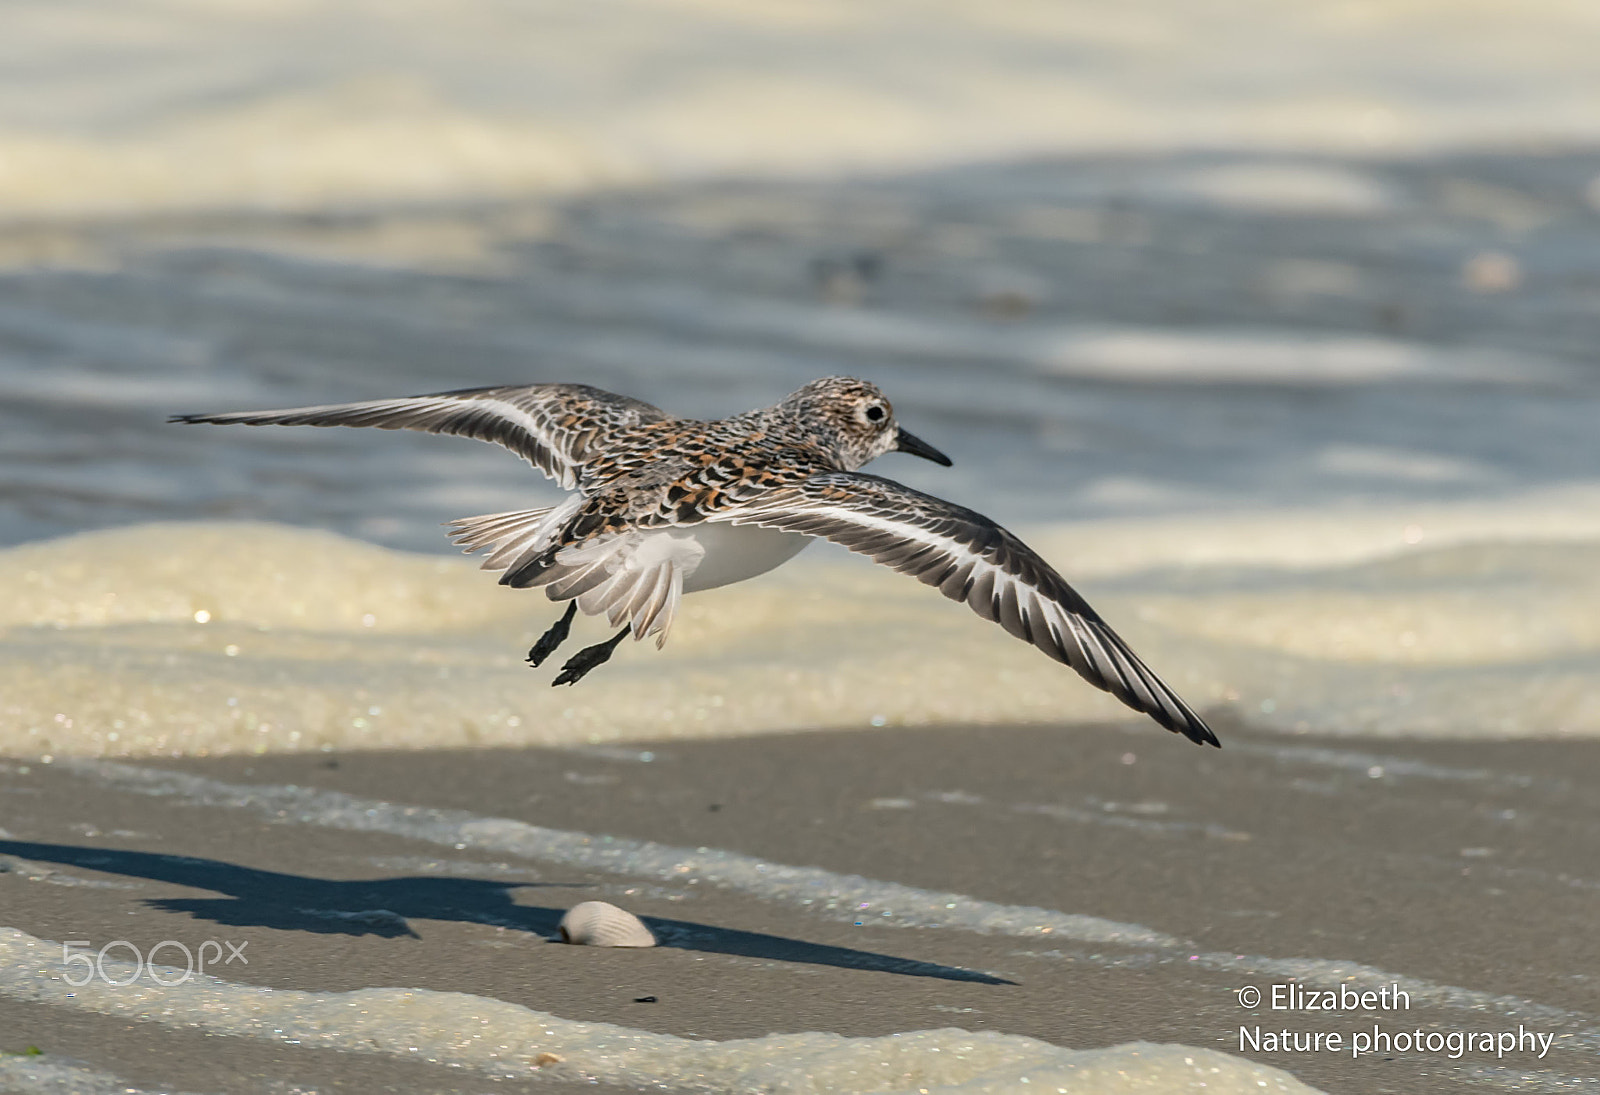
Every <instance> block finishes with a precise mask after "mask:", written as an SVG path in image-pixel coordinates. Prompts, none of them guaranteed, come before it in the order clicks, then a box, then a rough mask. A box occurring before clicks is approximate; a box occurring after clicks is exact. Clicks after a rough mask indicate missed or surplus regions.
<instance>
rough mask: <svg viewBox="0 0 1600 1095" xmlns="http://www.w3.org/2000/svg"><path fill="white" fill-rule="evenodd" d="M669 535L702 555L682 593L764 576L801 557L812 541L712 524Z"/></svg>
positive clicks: (748, 527)
mask: <svg viewBox="0 0 1600 1095" xmlns="http://www.w3.org/2000/svg"><path fill="white" fill-rule="evenodd" d="M670 535H671V536H672V537H673V538H674V539H691V540H693V541H694V542H695V544H697V545H698V546H699V547H700V549H701V550H702V551H703V552H704V553H705V554H704V555H703V556H701V558H700V561H699V563H697V564H696V565H695V567H694V569H693V570H687V571H686V573H685V574H684V578H683V591H684V592H685V593H695V592H698V591H699V590H702V589H715V588H717V587H718V586H725V585H730V584H732V583H733V582H742V581H744V580H745V579H746V578H754V577H755V576H756V575H757V574H765V573H766V572H767V571H769V570H771V569H772V568H773V567H776V566H780V565H782V564H783V563H787V562H788V561H789V560H790V559H793V558H794V557H795V556H796V555H798V554H800V552H801V550H802V549H803V548H804V547H805V546H806V545H807V544H809V543H810V542H811V540H812V538H811V537H810V536H802V535H801V534H800V533H798V532H783V531H780V530H778V529H769V528H756V527H754V526H752V525H723V524H715V523H711V522H707V523H706V524H703V525H691V526H689V527H687V528H677V529H673V530H672V532H671V534H670Z"/></svg>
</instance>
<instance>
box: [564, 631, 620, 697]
mask: <svg viewBox="0 0 1600 1095" xmlns="http://www.w3.org/2000/svg"><path fill="white" fill-rule="evenodd" d="M632 630H633V625H632V624H629V625H628V626H627V627H625V628H623V629H622V630H621V631H619V632H617V633H616V634H615V635H613V636H611V638H609V639H607V640H606V641H605V642H603V643H596V644H595V645H594V646H586V647H584V648H583V649H582V650H580V651H578V652H577V653H576V654H574V655H573V656H572V657H570V658H568V659H567V664H566V665H564V666H562V667H561V675H560V676H558V677H557V678H556V679H555V680H553V681H551V682H550V683H551V685H552V686H554V685H558V684H577V683H578V682H579V681H580V680H582V679H583V675H584V674H585V673H587V672H589V670H591V669H593V668H594V667H595V666H597V665H604V664H605V663H606V662H607V661H609V660H610V658H611V652H612V651H613V650H615V649H616V648H617V644H618V643H620V642H621V641H622V640H623V639H625V638H627V637H628V632H630V631H632Z"/></svg>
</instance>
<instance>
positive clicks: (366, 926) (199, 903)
mask: <svg viewBox="0 0 1600 1095" xmlns="http://www.w3.org/2000/svg"><path fill="white" fill-rule="evenodd" d="M0 854H3V855H12V856H16V857H18V858H20V859H26V860H32V861H35V862H44V863H60V864H69V865H71V866H74V867H81V868H86V869H88V870H93V871H102V872H106V873H110V874H120V875H125V876H128V877H133V878H146V879H151V880H153V881H157V882H165V883H169V884H171V885H175V886H189V887H192V888H194V889H200V890H211V891H213V892H215V893H220V894H225V895H226V896H224V897H214V898H204V897H202V898H188V897H184V898H154V899H150V900H147V901H145V904H146V905H147V906H148V907H150V908H155V909H163V910H165V911H168V912H178V913H188V914H189V915H191V916H193V917H195V918H196V919H199V920H208V921H211V922H212V923H216V924H225V925H229V926H235V927H262V928H273V929H276V930H279V931H305V932H317V933H322V934H329V933H332V934H340V935H376V936H380V937H383V938H389V939H393V938H397V937H405V936H409V937H411V938H413V939H415V938H420V937H419V936H418V935H417V933H416V931H415V930H413V928H412V926H411V924H410V921H411V920H412V919H413V918H415V919H419V920H457V921H465V922H469V923H475V924H492V925H494V926H496V927H503V928H511V929H515V930H518V931H526V932H530V933H533V934H535V935H539V936H541V937H544V938H547V939H548V938H551V937H553V936H554V935H555V934H556V927H557V925H558V924H559V923H560V921H561V915H562V913H563V912H564V911H565V909H564V908H559V907H544V906H538V905H519V904H517V903H515V901H513V899H512V891H513V890H517V889H529V888H555V889H574V888H580V887H584V886H586V885H588V884H587V883H554V882H499V881H493V880H489V879H481V878H438V877H430V876H426V875H423V876H417V877H408V878H375V879H359V880H340V879H326V878H312V877H309V876H306V875H295V874H282V873H280V872H277V871H262V870H257V869H255V868H253V867H241V866H238V865H237V864H233V863H224V862H221V861H219V860H214V859H195V858H191V857H189V856H181V855H162V854H158V853H154V852H130V851H118V850H114V849H107V848H87V847H78V846H75V845H70V844H32V843H27V842H23V841H14V840H0ZM642 919H643V920H644V922H645V923H646V924H647V925H649V927H650V930H651V931H652V932H654V933H655V935H656V939H657V941H658V943H659V945H660V946H663V947H676V948H678V949H681V950H692V951H707V952H712V953H717V954H733V955H739V956H741V957H745V958H764V959H773V960H776V961H780V962H804V963H809V964H812V965H820V966H837V967H840V968H842V969H860V970H875V971H878V972H881V973H896V974H903V975H905V976H908V977H937V978H942V979H944V980H948V981H976V982H978V983H980V984H986V985H1009V984H1014V983H1015V982H1012V981H1007V980H1005V979H1004V978H1001V977H995V976H993V975H992V974H987V973H980V972H978V971H976V970H968V969H961V968H959V967H956V966H941V965H938V964H936V963H932V962H918V961H914V960H912V959H908V958H896V957H894V956H893V955H887V954H875V953H873V952H871V951H859V950H852V949H850V948H848V947H831V946H826V945H823V944H820V943H807V942H805V941H804V940H799V939H788V938H785V937H783V936H778V935H764V934H761V933H759V932H746V931H736V930H734V929H731V928H719V927H715V926H712V925H710V924H697V923H694V922H692V921H687V920H665V919H662V918H660V917H654V916H646V917H642Z"/></svg>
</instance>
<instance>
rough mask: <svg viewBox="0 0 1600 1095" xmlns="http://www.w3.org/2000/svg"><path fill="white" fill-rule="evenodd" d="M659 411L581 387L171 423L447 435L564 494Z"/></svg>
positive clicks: (469, 393) (479, 391)
mask: <svg viewBox="0 0 1600 1095" xmlns="http://www.w3.org/2000/svg"><path fill="white" fill-rule="evenodd" d="M667 417H668V416H667V414H666V413H665V412H664V411H662V410H660V409H659V408H656V407H652V406H651V405H650V404H648V403H643V402H640V401H639V400H637V399H629V398H628V397H626V396H621V395H613V394H612V393H610V392H604V391H601V390H600V389H599V388H590V387H588V386H587V385H583V384H533V385H527V386H524V387H505V388H465V389H462V390H461V391H454V392H438V393H436V394H434V395H414V396H407V397H404V398H401V399H372V400H367V401H364V402H361V403H335V404H329V405H327V406H323V407H294V408H290V409H289V410H282V411H233V412H229V413H224V414H178V415H173V416H172V417H171V418H170V419H169V420H168V421H171V422H208V423H215V424H218V425H226V424H230V423H238V424H241V425H246V426H269V425H271V426H375V427H377V428H378V429H380V430H421V431H422V432H424V433H443V434H454V435H458V436H461V437H472V438H476V439H477V440H479V441H488V442H491V443H492V444H496V445H502V446H504V447H505V448H508V449H510V450H511V451H512V452H514V453H516V454H517V455H519V456H521V457H522V458H523V459H525V460H527V461H528V463H530V464H532V465H533V466H534V467H536V468H538V469H539V470H540V471H542V472H544V473H545V474H546V475H548V476H549V477H550V478H552V479H554V480H555V481H556V482H557V483H559V484H561V486H562V487H563V488H565V489H567V490H571V489H573V488H574V487H576V486H577V485H578V480H579V477H580V473H581V470H582V468H583V465H584V462H585V461H586V460H587V459H588V458H589V457H590V456H591V455H592V454H593V453H595V452H596V451H600V450H604V449H605V448H606V447H607V442H608V440H609V439H610V438H611V437H612V436H614V435H615V434H616V433H617V432H618V431H619V430H624V429H628V428H630V427H633V426H638V425H640V424H642V423H645V422H655V421H660V420H662V419H665V418H667Z"/></svg>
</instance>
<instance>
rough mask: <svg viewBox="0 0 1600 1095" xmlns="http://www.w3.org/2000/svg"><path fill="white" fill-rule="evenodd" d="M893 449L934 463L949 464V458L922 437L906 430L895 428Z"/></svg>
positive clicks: (946, 465) (947, 465)
mask: <svg viewBox="0 0 1600 1095" xmlns="http://www.w3.org/2000/svg"><path fill="white" fill-rule="evenodd" d="M894 451H895V452H908V453H910V454H911V455H912V456H920V457H922V458H923V459H924V460H932V461H933V462H934V463H935V464H943V465H944V466H945V467H947V468H948V467H949V466H950V458H949V457H948V456H946V455H945V454H944V453H942V452H940V451H939V450H938V449H936V448H934V447H933V446H932V445H930V444H928V443H927V442H926V441H924V440H923V439H922V438H920V437H918V436H917V435H916V434H914V433H909V432H907V431H906V430H896V431H895V435H894Z"/></svg>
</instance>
